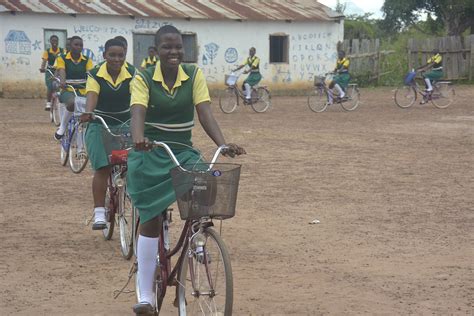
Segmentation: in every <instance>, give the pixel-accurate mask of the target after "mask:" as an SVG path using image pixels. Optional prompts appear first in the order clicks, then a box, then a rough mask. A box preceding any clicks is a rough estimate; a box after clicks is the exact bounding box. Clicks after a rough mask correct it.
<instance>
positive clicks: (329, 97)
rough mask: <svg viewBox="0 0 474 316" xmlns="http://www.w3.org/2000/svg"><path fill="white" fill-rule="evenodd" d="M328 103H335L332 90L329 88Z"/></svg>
mask: <svg viewBox="0 0 474 316" xmlns="http://www.w3.org/2000/svg"><path fill="white" fill-rule="evenodd" d="M328 103H329V104H332V103H333V96H332V90H328Z"/></svg>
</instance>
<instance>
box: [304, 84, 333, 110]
mask: <svg viewBox="0 0 474 316" xmlns="http://www.w3.org/2000/svg"><path fill="white" fill-rule="evenodd" d="M308 107H309V109H310V110H311V111H313V112H316V113H321V112H323V111H324V110H326V108H327V107H328V100H327V94H326V93H325V91H324V90H323V89H322V88H316V89H312V90H311V91H310V92H309V94H308Z"/></svg>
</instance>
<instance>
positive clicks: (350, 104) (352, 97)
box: [341, 86, 360, 111]
mask: <svg viewBox="0 0 474 316" xmlns="http://www.w3.org/2000/svg"><path fill="white" fill-rule="evenodd" d="M347 94H348V96H347V97H348V99H347V100H345V101H344V102H341V106H342V108H343V109H344V110H346V111H354V110H355V109H357V107H358V106H359V97H360V93H359V88H357V87H356V86H352V87H350V88H349V89H347Z"/></svg>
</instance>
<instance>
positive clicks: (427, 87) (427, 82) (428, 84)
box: [425, 78, 433, 91]
mask: <svg viewBox="0 0 474 316" xmlns="http://www.w3.org/2000/svg"><path fill="white" fill-rule="evenodd" d="M425 83H426V91H433V86H432V85H431V80H430V79H429V78H425Z"/></svg>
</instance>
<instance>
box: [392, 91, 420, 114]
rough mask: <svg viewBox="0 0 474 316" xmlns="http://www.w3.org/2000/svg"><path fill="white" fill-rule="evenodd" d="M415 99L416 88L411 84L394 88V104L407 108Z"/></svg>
mask: <svg viewBox="0 0 474 316" xmlns="http://www.w3.org/2000/svg"><path fill="white" fill-rule="evenodd" d="M415 101H416V90H415V88H414V87H412V86H402V87H400V88H398V89H397V90H395V104H397V105H398V106H399V107H401V108H402V109H406V108H409V107H410V106H412V105H413V104H414V103H415Z"/></svg>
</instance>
